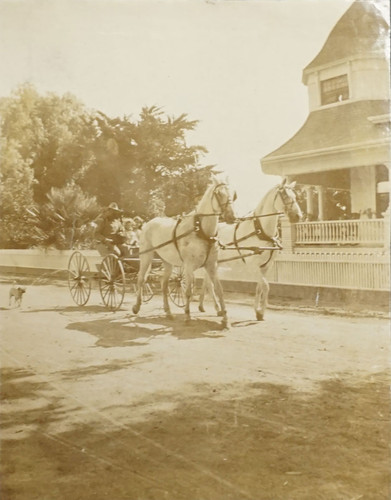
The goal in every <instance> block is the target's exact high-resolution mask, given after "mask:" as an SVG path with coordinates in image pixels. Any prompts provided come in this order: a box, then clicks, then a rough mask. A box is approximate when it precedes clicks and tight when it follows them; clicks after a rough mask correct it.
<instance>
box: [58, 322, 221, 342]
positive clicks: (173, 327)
mask: <svg viewBox="0 0 391 500" xmlns="http://www.w3.org/2000/svg"><path fill="white" fill-rule="evenodd" d="M66 328H67V330H77V331H81V332H84V333H88V334H90V335H92V336H94V337H96V338H97V340H96V343H95V346H96V347H130V346H144V345H147V344H148V343H149V342H150V341H151V340H153V339H155V338H158V337H162V336H163V337H166V336H171V337H175V338H176V339H178V340H192V339H199V338H220V337H223V336H224V335H223V334H222V331H221V330H222V328H221V325H220V324H219V323H218V322H217V321H211V320H208V319H201V318H194V319H192V320H191V321H190V322H189V323H185V321H184V320H182V319H179V318H176V319H168V318H166V317H165V316H158V315H154V316H149V317H138V316H128V315H127V316H123V317H120V318H118V317H117V318H107V317H105V318H101V319H96V320H92V321H77V322H73V323H70V324H68V325H67V327H66Z"/></svg>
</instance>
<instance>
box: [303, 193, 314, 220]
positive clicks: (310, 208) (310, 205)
mask: <svg viewBox="0 0 391 500" xmlns="http://www.w3.org/2000/svg"><path fill="white" fill-rule="evenodd" d="M304 189H305V193H306V200H307V202H306V204H307V206H306V210H307V215H308V216H310V217H313V216H314V215H315V212H314V193H313V190H312V186H304Z"/></svg>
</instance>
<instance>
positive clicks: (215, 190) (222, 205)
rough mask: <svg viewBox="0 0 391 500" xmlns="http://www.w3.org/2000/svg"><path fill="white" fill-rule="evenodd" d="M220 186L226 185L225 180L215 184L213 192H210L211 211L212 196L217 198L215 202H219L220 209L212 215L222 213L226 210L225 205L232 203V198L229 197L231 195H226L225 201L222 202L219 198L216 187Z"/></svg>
mask: <svg viewBox="0 0 391 500" xmlns="http://www.w3.org/2000/svg"><path fill="white" fill-rule="evenodd" d="M221 186H226V187H228V186H227V184H226V183H225V182H221V183H220V184H217V185H216V186H215V188H214V190H213V193H212V208H213V211H214V207H213V200H214V198H216V200H217V203H218V204H219V208H220V210H221V212H220V213H219V212H215V213H214V214H213V215H222V214H224V212H225V211H226V209H227V207H228V205H229V204H232V203H233V201H234V200H232V199H231V197H230V196H229V195H228V197H227V201H226V202H225V203H223V202H222V201H221V200H220V197H219V193H218V191H217V190H218V188H219V187H221Z"/></svg>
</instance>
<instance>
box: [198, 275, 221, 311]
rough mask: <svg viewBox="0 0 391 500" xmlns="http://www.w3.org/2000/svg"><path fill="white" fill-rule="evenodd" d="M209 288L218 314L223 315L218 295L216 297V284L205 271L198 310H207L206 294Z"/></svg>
mask: <svg viewBox="0 0 391 500" xmlns="http://www.w3.org/2000/svg"><path fill="white" fill-rule="evenodd" d="M207 290H209V293H210V296H211V297H212V300H213V305H214V308H215V310H216V313H217V316H222V312H221V310H220V306H219V304H218V302H217V297H216V293H215V289H214V285H213V283H212V282H211V281H210V279H209V276H208V275H207V274H206V273H205V277H204V279H203V282H202V288H201V292H200V297H199V302H198V310H199V311H200V312H205V308H204V300H205V295H206V292H207Z"/></svg>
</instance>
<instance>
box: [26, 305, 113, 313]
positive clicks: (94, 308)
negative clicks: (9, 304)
mask: <svg viewBox="0 0 391 500" xmlns="http://www.w3.org/2000/svg"><path fill="white" fill-rule="evenodd" d="M21 312H23V313H37V312H59V313H67V312H84V313H101V312H106V313H109V312H112V313H114V312H117V311H110V310H109V309H107V307H106V306H104V305H91V306H66V307H61V306H53V307H46V308H43V309H35V308H34V307H29V309H25V310H23V311H21Z"/></svg>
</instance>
